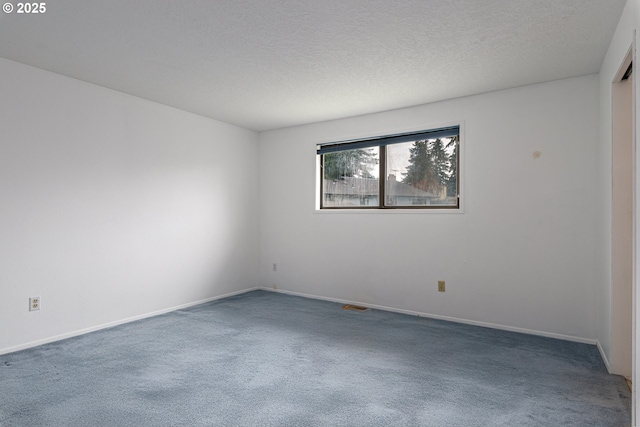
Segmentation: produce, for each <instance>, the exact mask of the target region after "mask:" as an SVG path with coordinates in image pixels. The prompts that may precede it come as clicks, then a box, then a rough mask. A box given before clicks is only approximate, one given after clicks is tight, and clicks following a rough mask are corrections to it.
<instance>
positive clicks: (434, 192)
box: [385, 136, 458, 206]
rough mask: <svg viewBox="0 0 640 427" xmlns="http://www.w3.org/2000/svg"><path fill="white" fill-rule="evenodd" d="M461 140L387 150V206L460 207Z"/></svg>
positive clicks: (422, 142)
mask: <svg viewBox="0 0 640 427" xmlns="http://www.w3.org/2000/svg"><path fill="white" fill-rule="evenodd" d="M457 142H458V137H457V136H455V137H452V138H437V139H428V140H420V141H412V142H404V143H402V144H393V145H388V146H387V147H386V150H387V157H386V171H385V172H386V180H385V194H386V197H385V199H386V200H385V203H386V206H427V205H441V206H457V205H458V199H457V195H458V188H457V187H458V176H457V174H458V146H457Z"/></svg>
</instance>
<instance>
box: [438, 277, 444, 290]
mask: <svg viewBox="0 0 640 427" xmlns="http://www.w3.org/2000/svg"><path fill="white" fill-rule="evenodd" d="M444 291H445V287H444V280H438V292H444Z"/></svg>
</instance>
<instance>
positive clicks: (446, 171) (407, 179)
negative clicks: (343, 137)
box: [317, 126, 460, 209]
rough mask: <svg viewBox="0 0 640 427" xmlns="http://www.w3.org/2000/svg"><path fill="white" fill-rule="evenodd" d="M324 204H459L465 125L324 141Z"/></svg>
mask: <svg viewBox="0 0 640 427" xmlns="http://www.w3.org/2000/svg"><path fill="white" fill-rule="evenodd" d="M317 154H318V156H319V157H320V209H394V208H395V209H397V208H401V209H458V208H459V207H460V195H459V188H460V161H459V159H460V126H452V127H447V128H439V129H431V130H427V131H421V132H412V133H406V134H399V135H388V136H382V137H376V138H369V139H361V140H355V141H344V142H335V143H330V144H322V145H318V147H317Z"/></svg>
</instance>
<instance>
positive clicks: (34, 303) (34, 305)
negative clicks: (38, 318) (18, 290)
mask: <svg viewBox="0 0 640 427" xmlns="http://www.w3.org/2000/svg"><path fill="white" fill-rule="evenodd" d="M37 310H40V297H31V298H29V311H37Z"/></svg>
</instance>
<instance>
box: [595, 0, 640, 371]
mask: <svg viewBox="0 0 640 427" xmlns="http://www.w3.org/2000/svg"><path fill="white" fill-rule="evenodd" d="M633 7H634V3H633V0H632V1H629V2H628V3H627V5H626V7H625V9H624V11H623V13H622V16H621V18H620V22H619V24H618V27H617V29H616V32H615V34H614V36H613V38H612V40H611V44H610V46H609V49H608V51H607V55H606V57H605V59H604V61H603V64H602V67H601V69H600V74H599V79H600V81H599V86H600V89H599V91H600V129H599V138H598V149H597V164H596V176H597V183H598V187H597V191H598V198H599V200H601V203H599V204H598V211H597V215H598V217H597V218H598V220H597V224H598V225H597V246H596V248H597V260H598V263H597V276H596V283H597V287H598V299H597V301H598V308H597V313H598V316H597V317H598V342H599V343H600V346H601V348H602V351H603V353H604V357H605V362H606V363H607V364H608V365H609V359H611V219H612V216H611V197H612V193H611V186H612V180H611V176H612V175H611V171H612V170H611V168H612V166H611V162H612V160H611V148H612V125H611V123H612V104H611V100H612V94H611V89H612V87H611V84H612V82H613V80H614V77H615V75H616V73H617V72H618V69H619V68H620V65H621V63H622V62H623V61H624V59H625V57H626V55H627V53H628V51H629V48H630V46H631V45H632V43H633V36H634V34H633V30H634V27H635V23H634V19H635V18H634V14H633ZM635 74H637V73H634V78H635Z"/></svg>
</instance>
